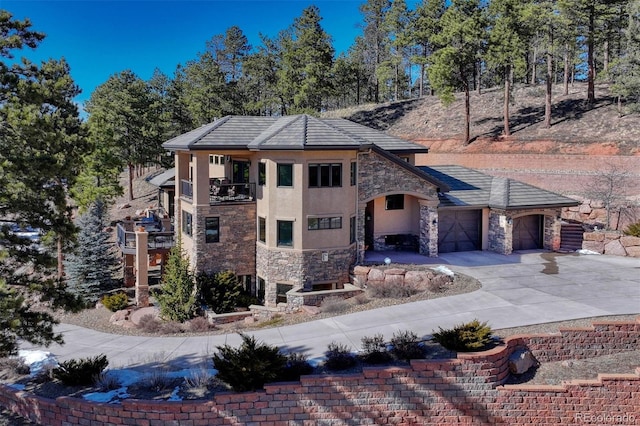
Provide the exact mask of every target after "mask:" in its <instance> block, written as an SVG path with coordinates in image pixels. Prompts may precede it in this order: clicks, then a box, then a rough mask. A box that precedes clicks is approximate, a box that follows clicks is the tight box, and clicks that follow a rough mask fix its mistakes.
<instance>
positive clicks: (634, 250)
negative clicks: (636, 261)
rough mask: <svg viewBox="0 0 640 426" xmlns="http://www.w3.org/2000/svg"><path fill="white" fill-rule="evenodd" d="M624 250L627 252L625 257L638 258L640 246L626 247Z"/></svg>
mask: <svg viewBox="0 0 640 426" xmlns="http://www.w3.org/2000/svg"><path fill="white" fill-rule="evenodd" d="M625 250H626V251H627V256H630V257H640V246H633V247H627V248H626V249H625Z"/></svg>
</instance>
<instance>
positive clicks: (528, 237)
mask: <svg viewBox="0 0 640 426" xmlns="http://www.w3.org/2000/svg"><path fill="white" fill-rule="evenodd" d="M542 218H543V216H541V215H531V216H522V217H518V218H515V219H513V249H514V250H532V249H539V248H542V224H543V221H542Z"/></svg>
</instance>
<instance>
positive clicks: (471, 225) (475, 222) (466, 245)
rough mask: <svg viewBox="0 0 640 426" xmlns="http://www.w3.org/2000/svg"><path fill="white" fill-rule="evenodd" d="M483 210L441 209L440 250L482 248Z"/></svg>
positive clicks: (447, 251) (442, 251)
mask: <svg viewBox="0 0 640 426" xmlns="http://www.w3.org/2000/svg"><path fill="white" fill-rule="evenodd" d="M481 226H482V210H440V211H439V212H438V252H440V253H450V252H454V251H472V250H480V249H481V231H480V230H481V229H482V227H481Z"/></svg>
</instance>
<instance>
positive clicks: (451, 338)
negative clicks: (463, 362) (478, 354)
mask: <svg viewBox="0 0 640 426" xmlns="http://www.w3.org/2000/svg"><path fill="white" fill-rule="evenodd" d="M439 328H440V331H439V332H436V333H433V339H434V340H435V341H436V342H438V343H440V344H441V345H442V346H443V347H445V348H446V349H449V350H451V351H457V352H474V351H480V350H483V349H484V348H486V347H487V345H489V343H491V333H492V331H491V327H489V326H488V325H487V323H486V322H483V323H481V322H480V321H478V320H477V319H474V320H473V321H471V322H468V323H466V324H460V325H457V326H455V327H454V328H450V329H443V328H442V327H439Z"/></svg>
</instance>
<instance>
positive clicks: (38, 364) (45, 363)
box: [18, 350, 58, 376]
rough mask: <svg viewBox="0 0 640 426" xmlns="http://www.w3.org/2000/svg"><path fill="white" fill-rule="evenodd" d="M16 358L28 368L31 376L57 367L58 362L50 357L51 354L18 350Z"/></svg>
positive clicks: (53, 357)
mask: <svg viewBox="0 0 640 426" xmlns="http://www.w3.org/2000/svg"><path fill="white" fill-rule="evenodd" d="M18 358H20V359H22V362H24V363H25V365H28V366H29V371H30V374H31V376H35V375H37V374H39V373H40V372H41V371H42V370H45V369H50V368H55V367H57V366H58V360H57V359H56V357H55V356H53V355H51V352H46V351H33V350H20V351H18Z"/></svg>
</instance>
